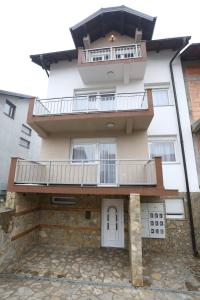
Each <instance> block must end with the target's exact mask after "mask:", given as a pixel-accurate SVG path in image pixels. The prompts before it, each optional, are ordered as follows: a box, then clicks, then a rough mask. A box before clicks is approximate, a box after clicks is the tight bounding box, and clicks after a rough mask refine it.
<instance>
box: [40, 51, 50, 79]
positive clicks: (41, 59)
mask: <svg viewBox="0 0 200 300" xmlns="http://www.w3.org/2000/svg"><path fill="white" fill-rule="evenodd" d="M40 62H41V65H42V68H43V69H44V70H45V72H46V74H47V77H49V73H48V71H47V68H46V67H45V63H44V59H43V55H42V54H40Z"/></svg>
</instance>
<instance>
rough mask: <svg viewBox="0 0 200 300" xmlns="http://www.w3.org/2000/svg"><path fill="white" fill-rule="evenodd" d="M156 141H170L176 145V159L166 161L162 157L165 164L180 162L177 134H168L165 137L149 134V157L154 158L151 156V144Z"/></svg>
mask: <svg viewBox="0 0 200 300" xmlns="http://www.w3.org/2000/svg"><path fill="white" fill-rule="evenodd" d="M156 142H157V143H162V142H163V143H164V142H168V143H173V145H174V154H175V160H174V161H166V160H163V159H162V163H163V164H177V163H180V161H179V156H178V146H177V138H176V136H167V137H163V136H156V137H153V136H149V137H148V151H149V159H153V158H152V157H151V147H150V145H151V144H152V143H156ZM160 156H161V155H160ZM161 157H162V156H161Z"/></svg>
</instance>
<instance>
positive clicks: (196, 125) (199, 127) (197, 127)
mask: <svg viewBox="0 0 200 300" xmlns="http://www.w3.org/2000/svg"><path fill="white" fill-rule="evenodd" d="M191 127H192V132H193V133H198V132H199V131H200V119H199V120H197V121H195V122H193V123H192V125H191Z"/></svg>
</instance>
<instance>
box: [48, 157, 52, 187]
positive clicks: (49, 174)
mask: <svg viewBox="0 0 200 300" xmlns="http://www.w3.org/2000/svg"><path fill="white" fill-rule="evenodd" d="M50 176H51V160H50V161H49V173H48V179H47V186H48V185H49V183H50Z"/></svg>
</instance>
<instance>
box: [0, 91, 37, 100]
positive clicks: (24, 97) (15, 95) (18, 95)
mask: <svg viewBox="0 0 200 300" xmlns="http://www.w3.org/2000/svg"><path fill="white" fill-rule="evenodd" d="M0 95H5V96H12V97H17V98H20V99H31V98H35V96H30V95H25V94H20V93H15V92H9V91H5V90H0Z"/></svg>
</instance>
